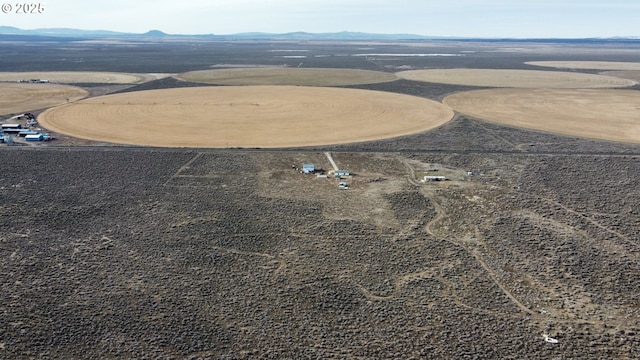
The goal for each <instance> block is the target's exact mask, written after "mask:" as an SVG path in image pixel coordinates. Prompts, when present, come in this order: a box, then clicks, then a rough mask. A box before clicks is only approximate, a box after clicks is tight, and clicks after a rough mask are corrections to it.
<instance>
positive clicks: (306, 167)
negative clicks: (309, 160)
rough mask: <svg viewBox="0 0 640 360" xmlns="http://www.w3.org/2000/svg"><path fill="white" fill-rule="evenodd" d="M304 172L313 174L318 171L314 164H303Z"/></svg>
mask: <svg viewBox="0 0 640 360" xmlns="http://www.w3.org/2000/svg"><path fill="white" fill-rule="evenodd" d="M302 172H303V173H304V174H313V173H314V172H316V166H315V165H313V164H302Z"/></svg>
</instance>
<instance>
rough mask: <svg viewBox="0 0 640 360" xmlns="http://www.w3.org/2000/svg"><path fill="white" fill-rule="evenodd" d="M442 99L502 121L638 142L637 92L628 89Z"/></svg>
mask: <svg viewBox="0 0 640 360" xmlns="http://www.w3.org/2000/svg"><path fill="white" fill-rule="evenodd" d="M444 103H445V104H447V105H449V106H451V107H452V108H453V109H454V110H456V111H458V112H461V113H464V114H466V115H469V116H474V117H478V118H481V119H487V120H491V121H497V122H501V123H505V124H507V125H514V126H520V127H525V128H530V129H535V130H542V131H550V132H555V133H560V134H568V135H577V136H583V137H591V138H598V139H604V140H613V141H624V142H634V143H640V121H638V119H640V97H639V96H638V93H637V91H633V90H626V91H624V90H593V89H574V90H562V89H495V90H477V91H468V92H462V93H458V94H454V95H450V96H448V97H446V98H445V99H444Z"/></svg>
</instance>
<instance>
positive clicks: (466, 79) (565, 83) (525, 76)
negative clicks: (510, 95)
mask: <svg viewBox="0 0 640 360" xmlns="http://www.w3.org/2000/svg"><path fill="white" fill-rule="evenodd" d="M396 75H398V76H399V77H400V78H403V79H408V80H414V81H423V82H433V83H441V84H455V85H472V86H489V87H509V88H557V89H574V88H581V89H586V88H614V87H628V86H633V85H635V84H637V82H636V81H633V80H627V79H621V78H618V77H613V76H604V75H595V74H583V73H573V72H561V71H533V70H498V69H432V70H410V71H401V72H399V73H396Z"/></svg>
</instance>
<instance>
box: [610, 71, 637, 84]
mask: <svg viewBox="0 0 640 360" xmlns="http://www.w3.org/2000/svg"><path fill="white" fill-rule="evenodd" d="M600 75H607V76H616V77H620V78H624V79H630V80H634V81H637V82H640V70H613V71H603V72H601V73H600Z"/></svg>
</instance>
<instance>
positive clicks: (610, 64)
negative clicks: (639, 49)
mask: <svg viewBox="0 0 640 360" xmlns="http://www.w3.org/2000/svg"><path fill="white" fill-rule="evenodd" d="M525 64H528V65H534V66H543V67H553V68H558V69H592V70H623V71H628V70H640V63H637V62H622V61H529V62H526V63H525Z"/></svg>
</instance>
